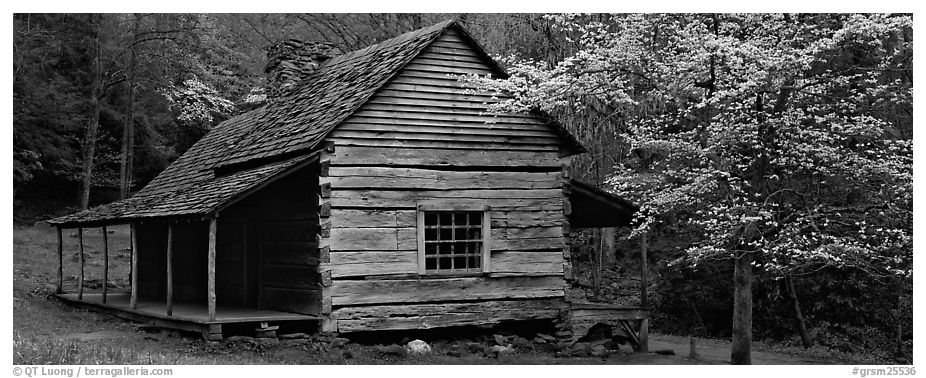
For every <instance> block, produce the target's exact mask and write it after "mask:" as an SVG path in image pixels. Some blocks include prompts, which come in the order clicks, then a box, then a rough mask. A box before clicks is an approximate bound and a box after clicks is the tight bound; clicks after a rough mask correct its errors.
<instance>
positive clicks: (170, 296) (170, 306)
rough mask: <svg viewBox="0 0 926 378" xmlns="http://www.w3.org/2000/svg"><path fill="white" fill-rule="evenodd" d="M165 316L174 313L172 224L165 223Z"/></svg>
mask: <svg viewBox="0 0 926 378" xmlns="http://www.w3.org/2000/svg"><path fill="white" fill-rule="evenodd" d="M166 265H167V316H173V315H174V224H173V223H168V224H167V264H166Z"/></svg>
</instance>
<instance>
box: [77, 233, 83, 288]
mask: <svg viewBox="0 0 926 378" xmlns="http://www.w3.org/2000/svg"><path fill="white" fill-rule="evenodd" d="M77 243H78V244H80V275H79V276H78V282H77V300H79V301H82V300H83V299H84V228H83V227H78V228H77Z"/></svg>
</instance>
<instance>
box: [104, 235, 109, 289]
mask: <svg viewBox="0 0 926 378" xmlns="http://www.w3.org/2000/svg"><path fill="white" fill-rule="evenodd" d="M108 290H109V236H107V235H106V226H103V303H106V294H107V291H108Z"/></svg>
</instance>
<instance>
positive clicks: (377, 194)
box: [331, 189, 563, 210]
mask: <svg viewBox="0 0 926 378" xmlns="http://www.w3.org/2000/svg"><path fill="white" fill-rule="evenodd" d="M558 193H559V191H558V190H554V189H535V190H517V189H505V190H407V191H396V190H334V191H332V193H331V206H332V207H363V208H372V207H385V208H395V209H416V208H417V204H418V202H419V201H422V200H430V201H434V202H436V201H440V200H446V201H447V202H448V203H449V204H453V203H454V202H460V201H467V200H473V201H475V200H481V201H482V202H483V204H484V205H488V206H491V207H492V209H496V210H516V209H523V210H560V209H561V208H562V203H563V199H562V196H560V195H558Z"/></svg>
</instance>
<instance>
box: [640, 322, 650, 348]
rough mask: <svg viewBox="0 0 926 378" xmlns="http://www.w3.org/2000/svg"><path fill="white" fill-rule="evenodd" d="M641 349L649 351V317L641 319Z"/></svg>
mask: <svg viewBox="0 0 926 378" xmlns="http://www.w3.org/2000/svg"><path fill="white" fill-rule="evenodd" d="M647 316H648V315H647ZM640 351H641V352H643V353H646V352H649V318H643V319H642V320H640Z"/></svg>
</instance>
